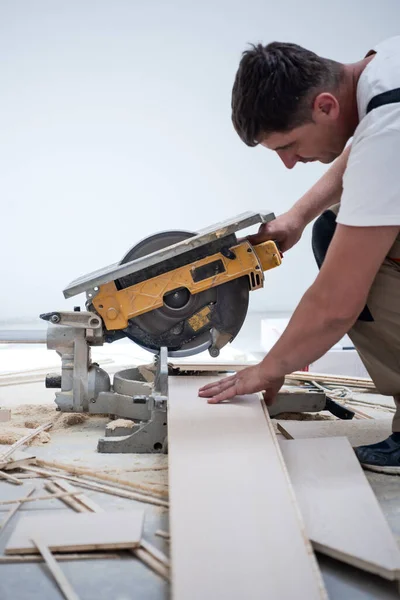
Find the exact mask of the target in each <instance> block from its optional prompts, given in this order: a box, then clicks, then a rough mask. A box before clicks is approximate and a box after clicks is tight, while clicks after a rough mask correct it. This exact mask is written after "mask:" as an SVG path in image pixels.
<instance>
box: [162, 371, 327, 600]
mask: <svg viewBox="0 0 400 600" xmlns="http://www.w3.org/2000/svg"><path fill="white" fill-rule="evenodd" d="M209 381H210V378H203V377H172V378H170V379H169V400H168V440H169V449H168V451H169V489H170V531H171V552H172V561H171V566H172V597H173V599H174V600H189V599H190V600H205V599H207V600H243V599H244V598H249V599H251V600H261V599H262V600H266V599H268V598H271V600H272V599H273V600H293V599H294V598H298V597H300V596H299V593H300V591H301V597H302V598H307V600H314V599H317V598H318V599H320V598H326V593H325V590H324V587H323V583H322V580H321V577H320V573H319V570H318V566H317V563H316V560H315V557H314V554H313V551H312V548H311V545H310V543H309V541H308V539H307V538H306V536H305V532H304V525H303V523H302V521H301V517H300V514H299V511H298V508H297V505H296V502H295V499H294V495H293V491H292V489H291V486H290V483H289V480H288V478H287V474H286V471H285V467H284V464H283V460H282V457H281V454H280V451H279V447H278V444H277V441H276V438H275V434H274V433H273V428H272V426H271V424H270V422H269V420H268V421H267V417H266V415H265V414H264V411H263V408H262V405H261V402H260V399H259V397H258V396H257V395H252V396H246V397H242V398H236V399H235V401H234V402H232V403H222V404H218V405H210V404H207V402H206V400H205V399H204V398H199V397H198V395H197V390H198V388H199V387H200V386H201V385H204V384H205V383H207V382H209ZM288 570H290V577H289V576H288Z"/></svg>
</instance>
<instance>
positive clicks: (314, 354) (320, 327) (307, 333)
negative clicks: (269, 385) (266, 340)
mask: <svg viewBox="0 0 400 600" xmlns="http://www.w3.org/2000/svg"><path fill="white" fill-rule="evenodd" d="M334 313H335V311H334V307H333V306H332V305H331V304H330V302H329V301H328V303H326V302H324V301H323V300H321V297H320V296H319V294H318V292H317V293H316V292H315V286H311V288H309V290H308V291H307V292H306V293H305V294H304V296H303V298H302V300H301V302H300V304H299V305H298V307H297V309H296V310H295V312H294V313H293V316H292V318H291V319H290V321H289V324H288V326H287V328H286V330H285V331H284V332H283V334H282V336H281V337H280V338H279V340H278V341H277V343H276V344H275V346H274V347H273V348H272V349H271V350H270V352H269V353H268V354H267V356H266V357H265V358H264V360H263V361H262V364H263V367H264V368H265V373H266V375H267V376H268V377H271V378H272V379H277V378H279V377H283V376H284V375H287V374H289V373H293V371H298V370H300V369H303V368H304V367H305V365H308V364H310V363H312V362H313V361H315V360H317V359H318V358H320V357H321V356H322V355H323V354H325V352H327V351H328V350H329V349H330V348H331V347H332V346H333V345H334V344H336V343H337V342H338V341H339V340H340V339H341V338H342V337H343V336H344V335H345V334H346V333H347V332H348V331H349V329H350V328H351V326H352V325H353V323H354V322H355V321H356V318H357V314H355V316H352V315H346V316H345V317H341V318H339V317H337V316H334Z"/></svg>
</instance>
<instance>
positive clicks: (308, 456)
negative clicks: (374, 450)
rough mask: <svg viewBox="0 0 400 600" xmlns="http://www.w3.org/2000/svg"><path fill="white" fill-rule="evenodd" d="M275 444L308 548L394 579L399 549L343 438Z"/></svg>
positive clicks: (398, 567) (398, 569) (399, 563)
mask: <svg viewBox="0 0 400 600" xmlns="http://www.w3.org/2000/svg"><path fill="white" fill-rule="evenodd" d="M280 446H281V450H282V453H283V457H284V460H285V463H286V466H287V468H288V471H289V476H290V479H291V482H292V485H293V487H294V491H295V495H296V498H297V501H298V503H299V506H300V510H301V513H302V515H303V518H304V521H305V524H306V531H307V534H308V536H309V538H310V540H311V541H312V543H313V546H314V549H315V550H318V551H320V552H323V553H324V554H327V555H328V556H331V557H333V558H336V559H339V560H342V561H343V562H345V563H348V564H350V565H353V566H355V567H359V568H361V569H364V570H366V571H369V572H371V573H376V574H378V575H380V576H381V577H385V578H386V579H390V580H393V579H398V578H399V576H400V550H399V548H398V546H397V543H396V540H395V539H394V537H393V534H392V532H391V530H390V528H389V525H388V523H387V521H386V519H385V517H384V515H383V513H382V510H381V508H380V506H379V503H378V500H377V499H376V497H375V494H374V492H373V491H372V489H371V487H370V485H369V483H368V480H367V478H366V477H365V474H364V472H363V470H362V468H361V465H360V464H359V462H358V460H357V458H356V456H355V454H354V452H353V449H352V448H351V446H350V443H349V441H348V440H347V438H344V437H331V438H316V439H302V440H283V441H281V442H280Z"/></svg>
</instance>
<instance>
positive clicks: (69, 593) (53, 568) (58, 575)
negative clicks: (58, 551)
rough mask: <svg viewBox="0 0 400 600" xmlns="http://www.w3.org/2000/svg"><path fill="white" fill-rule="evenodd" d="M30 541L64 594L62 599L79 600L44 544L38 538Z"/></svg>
mask: <svg viewBox="0 0 400 600" xmlns="http://www.w3.org/2000/svg"><path fill="white" fill-rule="evenodd" d="M32 541H33V543H34V544H35V546H36V548H37V549H38V550H39V552H40V554H41V556H42V557H43V560H44V561H45V563H46V565H47V567H48V569H49V571H50V573H51V574H52V575H53V577H54V580H55V581H56V583H57V585H58V587H59V588H60V590H61V591H62V593H63V594H64V597H65V598H66V599H67V600H79V597H78V596H77V595H76V594H75V592H74V590H73V589H72V587H71V585H70V583H69V581H68V579H67V578H66V577H65V575H64V573H63V572H62V571H61V569H60V567H59V566H58V564H57V561H56V560H55V558H54V556H53V555H52V553H51V552H50V550H49V549H48V547H47V546H46V544H44V543H43V542H42V541H41V539H40V538H39V537H35V538H34V539H33V540H32Z"/></svg>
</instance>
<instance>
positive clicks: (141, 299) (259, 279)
mask: <svg viewBox="0 0 400 600" xmlns="http://www.w3.org/2000/svg"><path fill="white" fill-rule="evenodd" d="M229 256H230V258H228V257H227V256H225V254H222V253H221V252H217V253H216V254H213V255H210V256H207V257H205V258H202V259H200V260H196V261H194V262H191V263H189V264H187V265H184V266H182V267H179V268H177V269H172V270H169V271H167V272H166V273H162V274H161V275H157V276H156V277H152V278H150V279H147V280H145V281H141V282H140V283H136V284H134V285H131V286H130V287H127V288H124V289H122V290H118V289H117V287H116V285H115V283H114V282H113V281H111V282H109V283H105V284H103V285H101V286H99V290H98V292H97V294H96V296H95V297H94V298H93V300H92V303H93V306H94V308H95V309H96V311H97V312H98V314H99V315H100V316H101V317H102V319H103V321H104V324H105V326H106V328H107V329H108V330H109V331H112V330H118V329H125V328H126V327H127V326H128V321H129V320H130V319H133V318H135V317H138V316H139V315H142V314H144V313H147V312H150V311H152V310H155V309H157V308H160V307H161V306H163V304H164V296H165V295H166V294H170V293H171V292H174V291H175V290H179V289H182V288H186V289H187V290H188V291H189V292H190V293H191V294H198V293H199V292H203V291H204V290H207V289H209V288H213V287H216V286H218V285H223V284H224V283H228V282H229V281H232V280H233V279H237V278H238V277H244V276H247V277H248V278H249V288H250V290H256V289H259V288H261V287H263V285H264V271H268V270H269V269H273V268H274V267H277V266H279V265H280V264H281V262H282V259H281V254H280V252H279V250H278V248H277V246H276V244H275V242H273V241H267V242H263V243H262V244H257V245H256V246H253V245H252V244H250V242H248V241H247V240H245V241H242V242H240V243H239V244H237V245H236V246H233V247H232V248H230V252H229ZM203 310H205V309H203ZM208 310H209V309H208ZM200 313H202V311H199V313H197V314H196V315H193V317H192V320H193V319H194V321H193V324H191V325H192V327H193V329H196V328H197V327H198V328H200V327H201V326H202V324H203V323H204V320H205V319H206V318H207V315H202V314H200ZM196 319H197V320H198V324H197V326H196Z"/></svg>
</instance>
